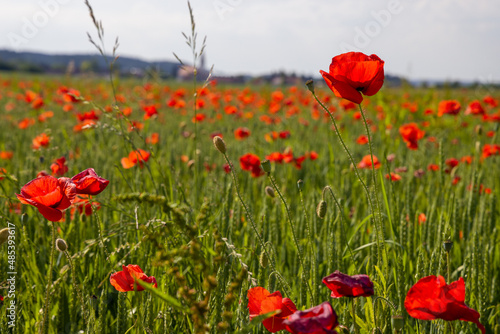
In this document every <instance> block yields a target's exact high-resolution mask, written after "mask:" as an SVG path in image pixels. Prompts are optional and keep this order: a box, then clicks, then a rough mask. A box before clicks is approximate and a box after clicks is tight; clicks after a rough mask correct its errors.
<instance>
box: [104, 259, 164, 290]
mask: <svg viewBox="0 0 500 334" xmlns="http://www.w3.org/2000/svg"><path fill="white" fill-rule="evenodd" d="M122 268H123V270H122V271H118V272H116V273H114V274H112V275H111V277H110V278H109V281H110V283H111V285H112V286H114V287H115V289H116V290H118V291H119V292H127V291H143V290H144V288H143V287H142V286H140V285H139V284H137V281H138V280H141V281H143V282H146V283H149V284H153V288H157V287H158V284H157V283H156V278H155V277H154V276H150V277H148V276H147V275H146V274H145V273H144V272H143V271H142V269H141V267H139V266H138V265H136V264H129V265H128V266H122Z"/></svg>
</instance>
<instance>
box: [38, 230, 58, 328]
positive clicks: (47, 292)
mask: <svg viewBox="0 0 500 334" xmlns="http://www.w3.org/2000/svg"><path fill="white" fill-rule="evenodd" d="M51 224H52V241H51V247H50V260H49V271H48V277H47V288H46V289H45V302H44V307H43V318H42V327H41V331H40V333H41V334H45V333H46V332H48V329H49V324H48V323H47V322H48V320H49V313H50V311H49V308H50V287H51V286H52V269H53V267H54V254H55V249H56V223H54V222H51Z"/></svg>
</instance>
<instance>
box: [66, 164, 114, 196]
mask: <svg viewBox="0 0 500 334" xmlns="http://www.w3.org/2000/svg"><path fill="white" fill-rule="evenodd" d="M71 181H72V182H73V183H74V184H75V189H76V193H77V194H85V195H97V194H99V193H101V191H103V190H104V189H106V187H107V186H108V183H109V181H108V180H106V179H104V178H102V177H100V176H99V175H97V174H96V172H95V170H94V169H93V168H88V169H86V170H84V171H83V172H80V173H78V174H76V175H75V176H73V177H72V178H71Z"/></svg>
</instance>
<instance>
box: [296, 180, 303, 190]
mask: <svg viewBox="0 0 500 334" xmlns="http://www.w3.org/2000/svg"><path fill="white" fill-rule="evenodd" d="M303 186H304V181H302V180H298V181H297V188H299V190H302V187H303Z"/></svg>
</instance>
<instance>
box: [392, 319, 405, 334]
mask: <svg viewBox="0 0 500 334" xmlns="http://www.w3.org/2000/svg"><path fill="white" fill-rule="evenodd" d="M391 321H392V328H393V329H394V330H395V331H396V332H399V331H401V330H402V329H403V327H404V326H405V319H404V318H403V316H402V315H394V316H392V319H391Z"/></svg>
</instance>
